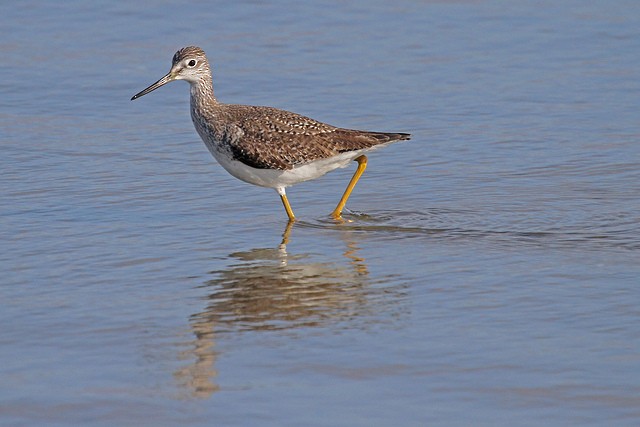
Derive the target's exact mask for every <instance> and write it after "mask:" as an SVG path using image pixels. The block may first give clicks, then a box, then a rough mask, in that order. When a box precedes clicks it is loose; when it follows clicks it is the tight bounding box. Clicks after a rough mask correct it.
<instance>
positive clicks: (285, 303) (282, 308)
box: [176, 223, 402, 397]
mask: <svg viewBox="0 0 640 427" xmlns="http://www.w3.org/2000/svg"><path fill="white" fill-rule="evenodd" d="M291 229H292V223H290V224H288V226H287V228H286V229H285V231H284V233H283V239H282V242H281V243H280V245H279V246H278V247H277V248H267V249H251V250H249V251H245V252H236V253H232V254H230V255H229V257H230V258H231V259H233V260H234V262H233V264H232V265H230V266H229V267H228V268H226V269H224V270H219V271H214V272H212V273H211V274H212V275H213V278H212V279H211V280H208V281H207V282H206V283H205V286H206V287H208V288H209V289H211V293H210V294H209V295H208V296H207V297H206V300H207V306H206V308H205V310H204V311H202V312H200V313H196V314H194V315H192V316H191V319H190V323H191V328H192V330H193V333H194V335H195V341H194V342H193V343H192V344H191V349H190V350H188V351H187V352H185V354H184V355H183V356H184V357H190V358H195V361H194V362H192V363H191V364H190V365H189V366H186V367H184V368H183V369H181V370H180V371H178V372H176V377H177V379H178V381H179V382H180V383H181V384H183V385H184V386H185V387H187V388H188V389H189V390H190V391H191V394H192V395H193V396H196V397H208V396H210V395H211V394H213V393H214V392H215V391H216V390H218V386H217V385H216V384H215V377H216V375H217V372H216V369H215V366H214V365H215V360H216V356H217V353H216V351H215V338H216V335H219V334H223V333H229V332H236V333H237V332H243V331H244V332H246V331H279V330H287V331H292V330H296V329H300V328H310V327H320V326H326V325H330V324H334V325H335V324H339V323H340V322H349V327H354V321H355V319H357V318H358V317H362V316H364V315H366V314H369V315H373V314H375V313H378V312H379V311H380V310H381V308H380V306H379V305H380V304H385V305H388V304H389V303H392V302H393V300H394V299H397V297H398V295H399V294H401V293H402V292H401V291H397V290H396V291H397V292H393V289H380V288H378V287H375V286H374V287H371V286H368V285H370V284H371V283H370V282H371V280H370V278H369V272H368V269H367V266H366V263H365V259H364V258H363V257H362V256H360V255H358V252H359V250H360V248H359V246H358V244H357V243H356V242H354V241H349V240H348V237H349V236H350V235H349V233H342V237H343V239H344V240H345V242H344V243H345V246H346V248H345V250H344V252H343V254H344V256H345V260H346V261H347V262H346V264H345V263H344V262H314V261H312V256H311V255H310V254H298V255H293V254H289V253H288V252H287V243H289V240H290V234H291ZM363 323H364V324H367V323H368V322H367V321H366V320H365V321H364V322H363ZM356 327H357V326H356ZM362 327H366V326H364V325H362Z"/></svg>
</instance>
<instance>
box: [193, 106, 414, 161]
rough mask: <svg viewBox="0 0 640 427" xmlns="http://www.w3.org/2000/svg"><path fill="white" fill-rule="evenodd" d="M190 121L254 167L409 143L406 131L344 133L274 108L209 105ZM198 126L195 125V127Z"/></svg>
mask: <svg viewBox="0 0 640 427" xmlns="http://www.w3.org/2000/svg"><path fill="white" fill-rule="evenodd" d="M196 115H201V116H202V117H199V119H198V118H196V117H194V122H196V121H197V120H200V121H201V120H204V122H207V123H209V124H212V125H213V129H212V128H211V126H207V127H209V130H208V131H207V132H208V134H215V139H216V141H215V143H216V144H219V145H221V146H222V147H224V148H225V149H227V150H229V151H230V153H231V154H232V155H233V157H234V158H235V159H237V160H239V161H241V162H243V163H245V164H246V165H248V166H251V167H254V168H257V169H279V170H289V169H292V168H294V167H296V166H299V165H302V164H306V163H311V162H314V161H317V160H321V159H327V158H330V157H334V156H337V155H339V154H341V153H345V152H349V151H367V150H369V149H373V148H375V147H377V146H381V145H385V144H389V143H391V142H395V141H400V140H407V139H410V137H411V135H409V134H406V133H385V132H368V131H360V130H353V129H344V128H339V127H335V126H331V125H329V124H326V123H322V122H319V121H317V120H314V119H311V118H309V117H306V116H303V115H300V114H296V113H292V112H290V111H286V110H280V109H277V108H273V107H260V106H251V105H238V104H221V103H217V105H215V106H211V105H208V106H207V107H206V108H204V109H203V111H200V112H197V113H196ZM196 127H198V123H196Z"/></svg>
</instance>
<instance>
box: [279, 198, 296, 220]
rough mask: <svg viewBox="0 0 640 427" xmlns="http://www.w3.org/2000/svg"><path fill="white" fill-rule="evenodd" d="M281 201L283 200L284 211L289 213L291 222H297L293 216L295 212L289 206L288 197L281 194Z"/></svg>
mask: <svg viewBox="0 0 640 427" xmlns="http://www.w3.org/2000/svg"><path fill="white" fill-rule="evenodd" d="M280 199H281V200H282V204H283V205H284V210H285V211H287V215H288V216H289V221H295V219H296V217H295V216H293V211H292V210H291V205H290V204H289V200H287V195H286V194H284V192H283V193H282V194H280Z"/></svg>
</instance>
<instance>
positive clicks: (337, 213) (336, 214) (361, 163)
mask: <svg viewBox="0 0 640 427" xmlns="http://www.w3.org/2000/svg"><path fill="white" fill-rule="evenodd" d="M355 161H356V162H358V169H356V173H354V174H353V177H352V178H351V181H349V185H347V189H346V190H344V194H343V195H342V198H341V199H340V202H339V203H338V206H336V208H335V209H334V210H333V212H331V216H332V217H333V218H335V219H341V218H342V210H343V209H344V206H345V205H346V204H347V200H348V199H349V196H350V195H351V192H352V191H353V187H355V186H356V183H357V182H358V180H359V179H360V177H361V176H362V174H363V173H364V170H365V169H366V168H367V156H365V155H362V156H360V157H356V159H355Z"/></svg>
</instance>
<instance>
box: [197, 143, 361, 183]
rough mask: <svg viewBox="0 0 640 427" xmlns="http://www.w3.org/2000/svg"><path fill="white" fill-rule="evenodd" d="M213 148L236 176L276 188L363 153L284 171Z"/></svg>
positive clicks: (321, 171)
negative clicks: (260, 166)
mask: <svg viewBox="0 0 640 427" xmlns="http://www.w3.org/2000/svg"><path fill="white" fill-rule="evenodd" d="M207 147H208V148H209V144H207ZM212 148H213V147H212ZM212 148H209V151H210V152H211V154H213V157H215V158H216V160H217V161H218V163H220V165H221V166H222V167H223V168H224V169H225V170H226V171H227V172H229V173H230V174H231V175H233V176H234V177H236V178H238V179H240V180H242V181H244V182H248V183H249V184H253V185H259V186H261V187H268V188H275V189H277V188H284V187H290V186H292V185H294V184H298V183H300V182H304V181H309V180H311V179H316V178H319V177H321V176H323V175H324V174H326V173H327V172H331V171H332V170H334V169H337V168H343V167H345V166H347V165H348V164H349V162H351V161H352V160H353V159H355V158H356V157H358V156H359V155H360V154H361V153H362V151H351V152H348V153H342V154H339V155H337V156H334V157H330V158H328V159H321V160H316V161H314V162H311V163H306V164H303V165H300V166H296V167H294V168H293V169H289V170H284V171H283V170H277V169H257V168H252V167H251V166H247V165H245V164H244V163H242V162H239V161H237V160H234V159H232V158H231V157H230V156H229V154H228V153H226V152H221V151H219V150H216V149H215V148H213V149H212ZM363 151H364V150H363Z"/></svg>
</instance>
